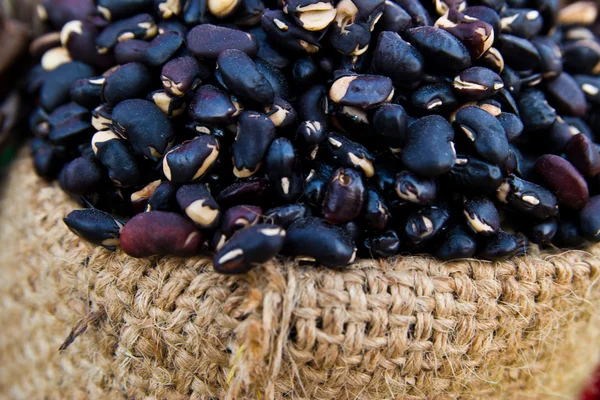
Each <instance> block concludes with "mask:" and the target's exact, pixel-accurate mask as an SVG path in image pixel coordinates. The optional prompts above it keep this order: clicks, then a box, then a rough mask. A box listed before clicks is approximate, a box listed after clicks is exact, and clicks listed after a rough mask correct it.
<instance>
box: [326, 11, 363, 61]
mask: <svg viewBox="0 0 600 400" xmlns="http://www.w3.org/2000/svg"><path fill="white" fill-rule="evenodd" d="M348 4H351V3H349V2H348V1H346V2H339V3H338V5H337V7H336V8H337V11H338V14H337V15H336V19H335V23H334V24H331V28H330V31H329V43H330V45H331V47H333V48H334V49H335V50H337V51H338V52H340V53H342V54H343V55H345V56H360V55H363V54H364V53H365V52H366V51H367V50H368V49H369V43H370V41H371V32H372V29H371V25H370V24H369V23H367V22H366V21H364V20H361V19H358V18H357V19H354V16H352V13H354V12H355V11H356V10H357V8H356V7H355V6H354V4H352V7H348ZM352 19H354V22H352Z"/></svg>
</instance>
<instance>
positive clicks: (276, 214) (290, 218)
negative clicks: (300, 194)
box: [263, 203, 310, 229]
mask: <svg viewBox="0 0 600 400" xmlns="http://www.w3.org/2000/svg"><path fill="white" fill-rule="evenodd" d="M305 217H310V209H309V208H308V207H307V206H306V205H305V204H303V203H296V204H287V205H284V206H279V207H275V208H271V209H270V210H267V211H266V212H265V214H264V216H263V219H264V222H265V223H267V224H274V225H279V226H281V227H282V228H284V229H287V228H288V227H289V226H290V225H291V224H292V223H293V222H294V221H296V220H297V219H300V218H305Z"/></svg>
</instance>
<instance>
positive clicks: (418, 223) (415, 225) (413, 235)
mask: <svg viewBox="0 0 600 400" xmlns="http://www.w3.org/2000/svg"><path fill="white" fill-rule="evenodd" d="M449 218H450V213H449V212H448V210H447V209H446V208H445V207H438V206H426V207H421V208H419V209H418V210H417V211H413V212H411V213H409V214H408V216H407V218H406V222H405V223H404V234H405V236H406V237H407V238H408V240H410V241H411V242H412V243H415V244H419V243H422V242H425V241H428V240H431V239H433V238H435V237H436V236H437V235H438V234H440V233H441V232H442V231H443V230H444V228H445V226H446V223H447V222H448V220H449Z"/></svg>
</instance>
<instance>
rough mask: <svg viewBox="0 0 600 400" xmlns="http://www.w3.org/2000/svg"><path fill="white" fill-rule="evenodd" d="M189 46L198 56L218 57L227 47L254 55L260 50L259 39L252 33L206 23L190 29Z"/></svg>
mask: <svg viewBox="0 0 600 400" xmlns="http://www.w3.org/2000/svg"><path fill="white" fill-rule="evenodd" d="M187 47H188V49H189V51H191V52H192V53H193V54H194V55H195V56H196V57H198V58H206V59H216V58H217V57H218V56H219V54H220V53H221V52H222V51H224V50H227V49H237V50H240V51H243V52H244V53H246V54H248V55H249V56H250V57H254V56H255V55H256V53H257V52H258V40H256V38H255V37H254V36H253V35H252V34H250V33H246V32H242V31H239V30H236V29H232V28H226V27H224V26H216V25H211V24H204V25H198V26H196V27H195V28H193V29H192V30H190V32H189V33H188V36H187Z"/></svg>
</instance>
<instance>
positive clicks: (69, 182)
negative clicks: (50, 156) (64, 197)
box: [58, 157, 105, 196]
mask: <svg viewBox="0 0 600 400" xmlns="http://www.w3.org/2000/svg"><path fill="white" fill-rule="evenodd" d="M104 177H105V171H104V169H103V168H102V166H101V165H100V164H99V163H98V161H96V160H95V159H93V158H88V157H78V158H76V159H74V160H73V161H71V162H70V163H68V164H66V165H65V166H64V167H63V169H62V170H61V171H60V175H59V177H58V181H59V183H60V187H61V188H62V189H63V190H64V191H65V192H67V193H70V194H72V195H76V196H78V195H86V194H91V193H94V192H98V190H99V189H100V188H101V186H102V183H103V182H104Z"/></svg>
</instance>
